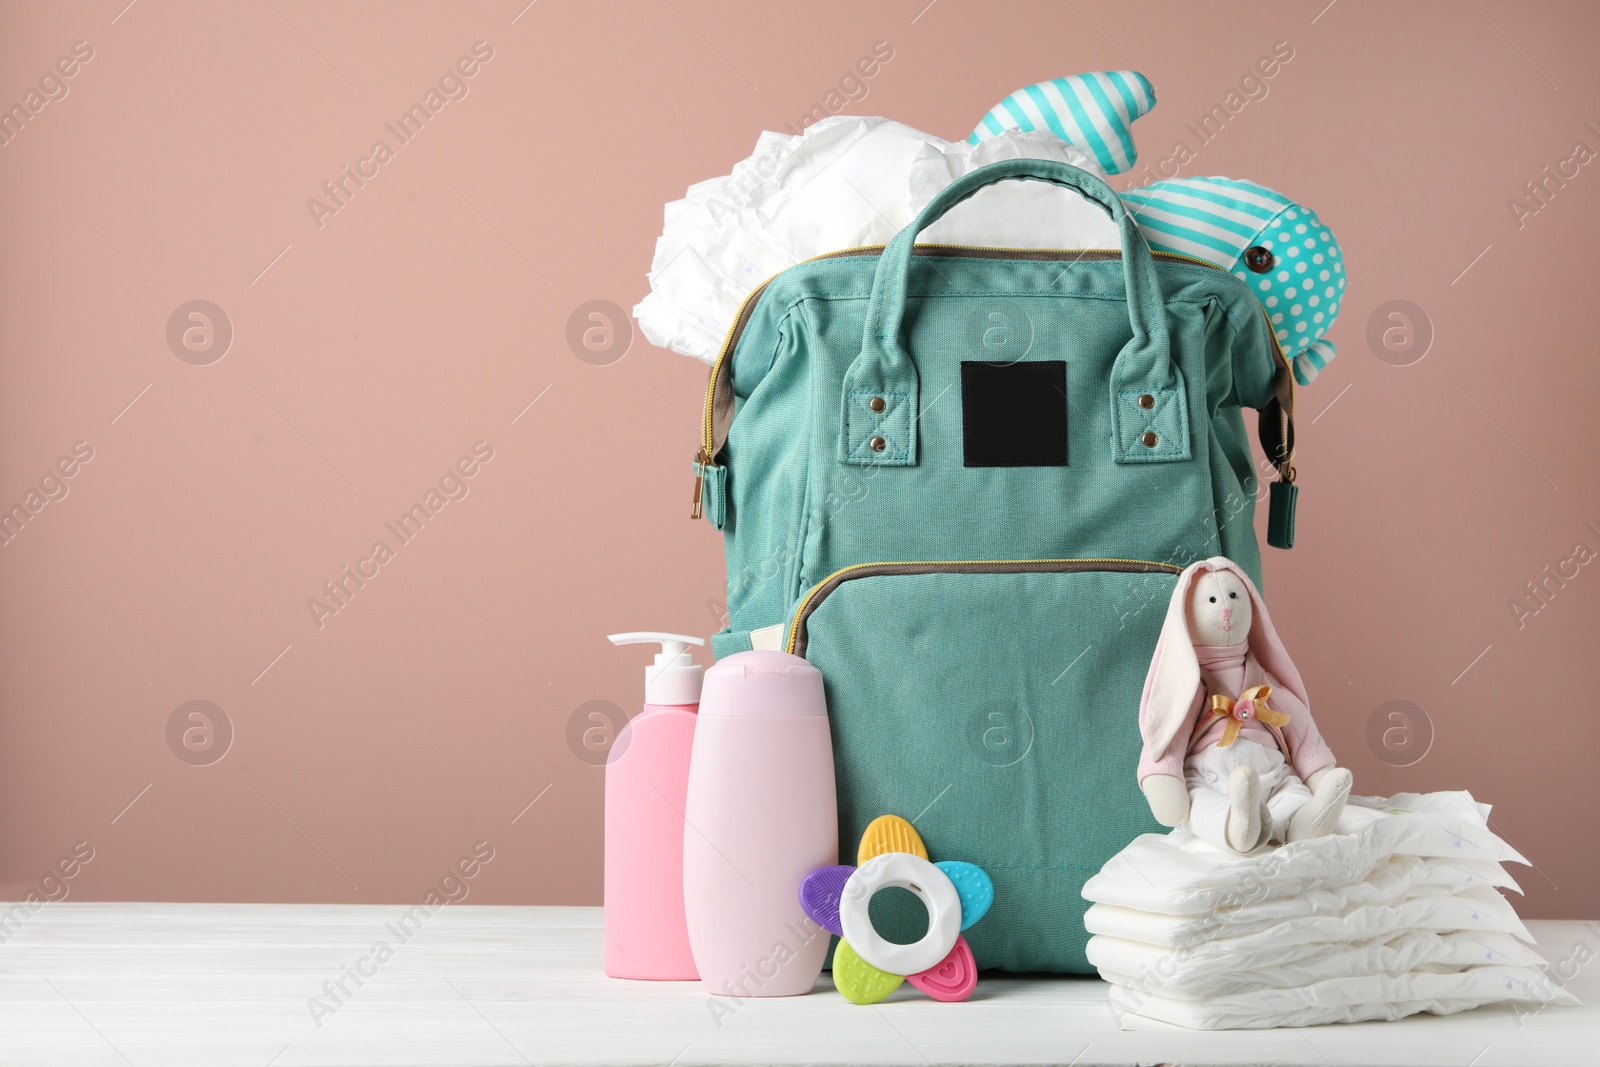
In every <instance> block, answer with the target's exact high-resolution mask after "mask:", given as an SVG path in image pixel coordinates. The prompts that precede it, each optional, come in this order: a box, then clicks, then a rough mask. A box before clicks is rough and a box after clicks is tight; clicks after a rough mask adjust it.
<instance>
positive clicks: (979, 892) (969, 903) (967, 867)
mask: <svg viewBox="0 0 1600 1067" xmlns="http://www.w3.org/2000/svg"><path fill="white" fill-rule="evenodd" d="M934 866H935V867H937V868H939V869H940V870H941V871H943V872H944V873H945V877H947V878H949V879H950V883H951V884H952V885H954V886H955V887H956V896H958V897H960V898H961V929H963V930H965V929H966V928H967V927H969V926H971V925H972V924H973V923H975V922H977V921H978V920H979V919H981V918H983V916H984V913H986V912H987V911H988V910H989V905H990V904H993V903H994V882H993V881H991V880H990V879H989V876H988V875H987V874H986V873H984V870H983V868H982V867H979V866H978V865H977V864H975V863H962V862H961V861H960V860H944V861H943V862H941V863H935V864H934ZM803 892H804V890H802V893H803ZM835 914H836V915H837V912H835ZM812 918H814V919H815V918H816V916H814V915H813V916H812ZM818 922H819V923H820V922H821V920H820V919H819V920H818Z"/></svg>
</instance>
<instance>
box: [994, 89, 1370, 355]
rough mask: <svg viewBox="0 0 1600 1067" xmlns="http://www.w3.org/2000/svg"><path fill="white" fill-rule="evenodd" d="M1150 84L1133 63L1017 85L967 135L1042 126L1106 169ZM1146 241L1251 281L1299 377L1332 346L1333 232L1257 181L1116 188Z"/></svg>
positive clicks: (1124, 159) (1339, 272)
mask: <svg viewBox="0 0 1600 1067" xmlns="http://www.w3.org/2000/svg"><path fill="white" fill-rule="evenodd" d="M1155 104H1156V94H1155V90H1154V89H1152V88H1151V87H1150V81H1149V79H1147V78H1146V77H1145V76H1144V75H1143V74H1140V73H1139V72H1138V71H1134V70H1110V71H1095V72H1093V73H1089V74H1074V75H1072V76H1071V77H1066V78H1052V79H1050V80H1049V81H1044V82H1039V83H1038V84H1037V85H1030V86H1028V87H1027V88H1026V89H1018V90H1017V91H1016V92H1014V93H1012V94H1011V95H1010V96H1008V97H1006V98H1005V99H1004V100H1002V101H1000V103H999V104H997V105H995V107H993V108H992V109H990V111H989V113H988V114H987V115H985V116H984V117H983V121H982V122H980V123H979V124H978V128H977V129H975V130H973V131H972V133H971V135H970V136H968V138H967V140H968V141H970V142H971V143H973V144H977V143H978V142H979V141H984V140H987V139H988V138H990V137H993V136H995V135H996V134H998V133H1000V132H1001V131H1002V130H1008V129H1010V130H1025V131H1026V130H1047V131H1049V132H1050V133H1053V134H1055V135H1056V136H1057V137H1059V138H1061V139H1062V140H1063V141H1065V142H1067V143H1068V144H1070V145H1072V146H1073V147H1074V148H1078V149H1080V150H1082V151H1084V152H1087V153H1089V154H1091V155H1093V156H1094V157H1095V159H1096V160H1097V161H1098V162H1099V163H1100V166H1101V167H1102V168H1103V169H1104V170H1105V172H1106V173H1107V174H1118V173H1121V172H1123V171H1126V170H1128V169H1129V168H1131V167H1132V166H1133V164H1134V161H1135V160H1136V159H1137V158H1138V151H1137V150H1136V149H1135V148H1134V145H1133V133H1132V126H1133V122H1134V120H1135V119H1137V118H1139V117H1140V116H1141V115H1144V114H1146V113H1147V112H1149V111H1150V109H1151V108H1153V107H1155ZM1120 195H1121V197H1122V199H1123V200H1124V201H1126V202H1127V203H1128V204H1129V205H1130V206H1132V208H1133V209H1134V217H1135V219H1136V220H1137V221H1138V223H1139V229H1140V230H1141V231H1142V232H1143V233H1144V237H1145V240H1146V241H1148V242H1149V244H1150V247H1151V248H1153V249H1155V250H1157V251H1159V252H1176V253H1178V254H1179V255H1184V256H1194V257H1196V258H1199V259H1204V260H1207V261H1208V262H1211V263H1215V264H1216V265H1217V266H1219V267H1221V268H1223V269H1224V270H1227V271H1231V272H1232V273H1233V274H1235V275H1236V276H1238V277H1239V278H1242V279H1243V280H1244V281H1246V282H1248V283H1249V284H1250V286H1251V288H1253V289H1254V290H1255V291H1256V295H1257V296H1258V297H1259V298H1260V300H1261V303H1262V304H1263V305H1265V306H1266V309H1267V316H1268V318H1270V319H1271V320H1272V328H1273V330H1274V331H1275V332H1276V333H1277V335H1278V343H1279V344H1281V345H1282V346H1283V351H1284V354H1285V355H1286V356H1288V357H1289V359H1290V361H1291V363H1292V365H1293V367H1294V376H1295V380H1296V381H1298V382H1299V383H1300V384H1301V385H1309V384H1311V381H1312V379H1314V378H1315V377H1316V376H1317V374H1318V373H1319V372H1320V371H1321V370H1322V368H1323V367H1325V366H1327V364H1328V361H1329V360H1331V359H1332V358H1333V357H1334V354H1335V353H1334V347H1333V345H1332V344H1330V343H1329V342H1327V341H1324V340H1323V339H1322V338H1323V335H1324V334H1326V333H1327V332H1328V328H1329V327H1331V326H1332V325H1333V320H1334V318H1335V317H1336V316H1337V315H1338V314H1339V304H1340V301H1341V300H1342V299H1343V297H1344V260H1343V257H1342V256H1341V255H1340V253H1339V243H1338V242H1337V241H1335V240H1334V238H1333V232H1332V231H1331V230H1329V229H1328V228H1327V227H1326V226H1324V225H1323V224H1322V222H1321V221H1320V220H1319V219H1318V218H1317V214H1316V212H1314V211H1312V210H1311V209H1310V208H1308V207H1303V206H1301V205H1300V204H1296V203H1295V202H1294V201H1292V200H1290V199H1288V198H1287V197H1285V196H1282V195H1281V194H1279V193H1275V192H1273V191H1272V190H1271V189H1268V188H1267V187H1265V186H1263V185H1257V184H1255V183H1254V182H1245V181H1234V180H1232V179H1230V178H1174V179H1171V180H1169V181H1160V182H1155V183H1154V184H1152V185H1148V186H1145V187H1144V188H1143V189H1136V190H1130V191H1128V192H1125V193H1122V194H1120Z"/></svg>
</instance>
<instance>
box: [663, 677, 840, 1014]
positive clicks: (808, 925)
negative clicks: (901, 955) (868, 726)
mask: <svg viewBox="0 0 1600 1067" xmlns="http://www.w3.org/2000/svg"><path fill="white" fill-rule="evenodd" d="M684 812H685V814H686V816H687V822H688V828H687V829H686V830H685V831H684V837H683V901H684V908H685V911H686V913H687V917H688V924H689V944H690V945H691V946H692V947H693V949H694V961H695V965H696V967H697V968H698V969H699V972H700V980H701V981H702V982H704V983H705V986H706V989H707V991H708V992H710V993H711V994H712V995H714V996H718V997H784V996H795V995H797V994H800V993H809V992H811V988H812V986H813V985H814V984H815V983H816V980H817V976H818V975H819V974H820V973H821V972H822V961H823V958H824V957H825V956H826V955H827V951H828V932H827V931H826V930H824V929H822V928H821V927H819V926H817V925H816V924H815V923H814V922H812V921H811V920H810V919H809V918H807V917H806V914H805V912H804V911H803V910H802V909H801V907H800V883H801V881H802V880H803V879H804V878H805V876H806V875H807V874H809V873H810V872H811V871H812V870H813V869H814V868H817V867H825V866H830V865H832V864H836V863H838V862H839V817H838V802H837V799H836V796H835V793H834V781H833V742H832V738H831V737H830V735H829V731H828V708H827V703H826V700H825V699H824V696H823V689H822V674H821V672H820V671H818V670H817V669H816V668H815V667H813V666H812V665H811V664H809V663H807V662H806V661H805V660H803V659H801V658H800V657H799V656H791V655H788V654H786V653H783V652H772V651H755V652H740V653H738V654H736V655H732V656H726V657H724V658H722V659H720V660H718V661H717V662H716V663H715V664H714V665H713V666H712V667H711V668H710V669H708V670H707V671H706V674H705V692H704V694H703V696H702V698H701V702H700V721H699V723H698V724H697V726H696V729H695V735H694V757H693V759H692V760H691V761H690V766H689V794H688V804H687V806H686V807H685V808H684Z"/></svg>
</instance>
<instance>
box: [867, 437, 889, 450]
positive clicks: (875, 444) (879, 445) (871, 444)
mask: <svg viewBox="0 0 1600 1067" xmlns="http://www.w3.org/2000/svg"><path fill="white" fill-rule="evenodd" d="M867 447H868V448H870V449H872V450H873V451H874V452H882V451H883V450H884V449H886V448H888V447H889V442H888V441H885V440H884V439H883V438H881V437H874V438H873V439H872V440H870V441H868V442H867Z"/></svg>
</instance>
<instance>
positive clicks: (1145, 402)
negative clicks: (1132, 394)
mask: <svg viewBox="0 0 1600 1067" xmlns="http://www.w3.org/2000/svg"><path fill="white" fill-rule="evenodd" d="M1139 406H1140V407H1142V408H1144V409H1145V410H1146V411H1149V410H1150V409H1151V408H1153V407H1155V406H1156V398H1155V397H1153V396H1151V395H1150V394H1149V393H1146V394H1144V395H1143V396H1141V397H1140V398H1139Z"/></svg>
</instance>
